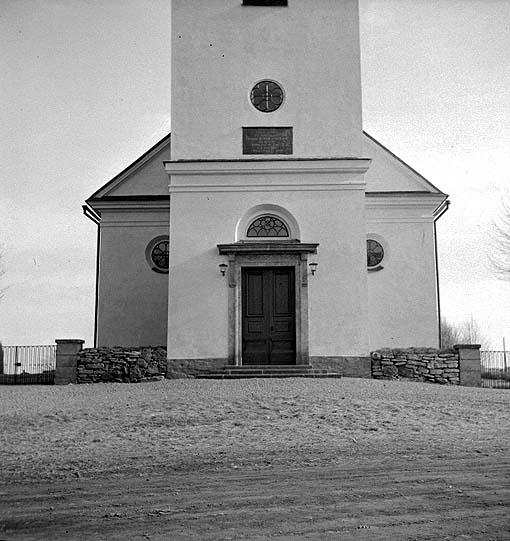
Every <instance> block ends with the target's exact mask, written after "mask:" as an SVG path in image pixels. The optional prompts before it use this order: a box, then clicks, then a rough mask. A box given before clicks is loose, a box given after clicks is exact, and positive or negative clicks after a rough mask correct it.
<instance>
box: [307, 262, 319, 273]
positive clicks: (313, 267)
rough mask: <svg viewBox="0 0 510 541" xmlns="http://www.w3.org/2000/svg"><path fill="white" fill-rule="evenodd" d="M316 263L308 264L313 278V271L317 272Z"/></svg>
mask: <svg viewBox="0 0 510 541" xmlns="http://www.w3.org/2000/svg"><path fill="white" fill-rule="evenodd" d="M317 265H318V263H310V264H309V265H308V266H309V267H310V272H311V273H312V276H314V274H315V271H316V270H317Z"/></svg>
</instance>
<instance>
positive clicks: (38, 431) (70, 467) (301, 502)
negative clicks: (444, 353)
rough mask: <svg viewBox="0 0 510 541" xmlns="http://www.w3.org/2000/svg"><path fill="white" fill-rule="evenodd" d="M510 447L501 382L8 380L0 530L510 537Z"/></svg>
mask: <svg viewBox="0 0 510 541" xmlns="http://www.w3.org/2000/svg"><path fill="white" fill-rule="evenodd" d="M509 449H510V392H509V391H508V390H496V389H472V388H463V387H446V386H439V385H430V384H421V383H411V382H409V383H408V382H390V381H388V382H383V381H374V380H361V379H349V378H344V379H341V380H333V379H332V380H310V379H292V380H288V379H285V380H276V379H274V380H262V379H256V380H247V381H245V380H237V381H207V380H174V381H162V382H156V383H146V384H138V385H128V384H96V385H82V386H66V387H43V386H30V387H28V386H26V387H10V386H2V387H0V461H1V462H0V463H1V464H2V467H1V468H0V540H2V539H6V540H7V539H8V540H10V539H266V538H270V537H276V538H281V539H296V538H309V539H329V538H331V539H409V540H411V539H416V540H418V539H484V540H485V539H498V540H499V539H510V530H509V526H510V518H509V517H510V509H509V507H508V505H509V503H510V489H509V487H510V483H509V481H510V476H509V470H510V468H509V466H510V454H509ZM2 502H3V503H2ZM306 517H309V518H306ZM310 517H311V518H310Z"/></svg>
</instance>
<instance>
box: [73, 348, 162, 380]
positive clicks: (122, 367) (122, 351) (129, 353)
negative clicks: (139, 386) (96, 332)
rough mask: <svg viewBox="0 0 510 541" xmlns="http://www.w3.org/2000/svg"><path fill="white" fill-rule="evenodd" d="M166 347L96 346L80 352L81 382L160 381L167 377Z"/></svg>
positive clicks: (77, 364) (78, 371) (79, 376)
mask: <svg viewBox="0 0 510 541" xmlns="http://www.w3.org/2000/svg"><path fill="white" fill-rule="evenodd" d="M166 371H167V361H166V348H164V347H142V348H122V347H115V348H106V347H104V348H97V349H95V348H92V349H83V350H81V351H80V352H79V353H78V356H77V361H76V374H77V380H76V382H77V383H96V382H123V383H138V382H141V381H156V380H159V379H163V378H164V377H165V376H166Z"/></svg>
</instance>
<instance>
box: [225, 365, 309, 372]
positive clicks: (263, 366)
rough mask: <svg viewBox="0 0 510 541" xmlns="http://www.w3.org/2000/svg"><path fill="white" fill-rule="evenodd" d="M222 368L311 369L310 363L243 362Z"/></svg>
mask: <svg viewBox="0 0 510 541" xmlns="http://www.w3.org/2000/svg"><path fill="white" fill-rule="evenodd" d="M221 369H222V370H288V371H289V370H312V369H313V366H312V365H311V364H245V365H242V366H233V365H227V366H223V367H222V368H221Z"/></svg>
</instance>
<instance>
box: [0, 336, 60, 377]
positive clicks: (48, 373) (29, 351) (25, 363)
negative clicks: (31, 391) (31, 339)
mask: <svg viewBox="0 0 510 541" xmlns="http://www.w3.org/2000/svg"><path fill="white" fill-rule="evenodd" d="M2 353H3V355H2V354H0V383H7V384H28V383H38V384H52V383H54V382H55V363H56V357H57V346H56V345H55V346H53V345H52V346H3V347H2Z"/></svg>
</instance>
